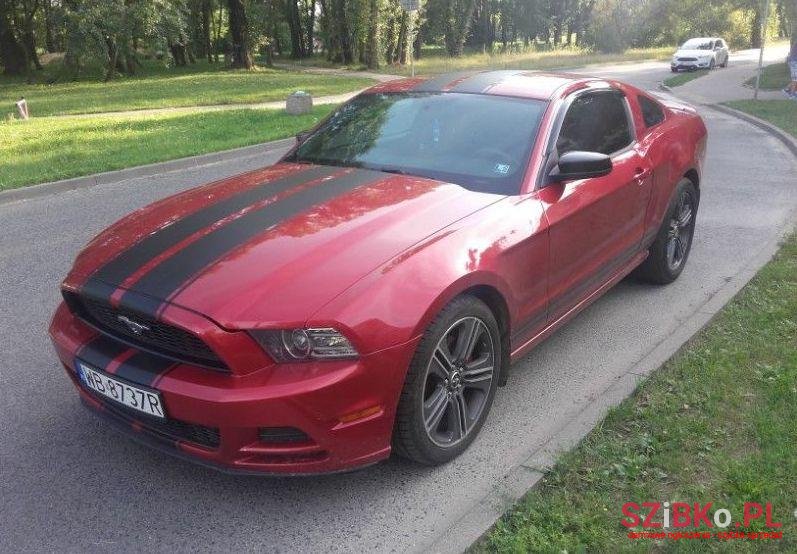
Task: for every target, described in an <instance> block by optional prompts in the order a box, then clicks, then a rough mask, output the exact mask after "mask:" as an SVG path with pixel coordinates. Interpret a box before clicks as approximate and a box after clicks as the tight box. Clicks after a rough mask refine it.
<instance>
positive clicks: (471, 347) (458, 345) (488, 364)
mask: <svg viewBox="0 0 797 554" xmlns="http://www.w3.org/2000/svg"><path fill="white" fill-rule="evenodd" d="M495 359H496V356H495V345H494V344H493V339H492V336H491V335H490V332H489V330H488V329H487V326H486V325H485V324H484V322H483V321H482V320H481V319H479V318H477V317H465V318H462V319H460V320H458V321H456V322H455V323H454V324H453V325H451V326H450V327H449V328H448V330H447V331H446V332H445V333H444V334H443V336H442V337H441V339H440V340H439V341H438V343H437V346H436V347H435V349H434V352H433V354H432V356H431V359H430V360H429V363H428V364H427V368H426V379H425V383H424V393H423V406H422V408H423V421H424V427H425V429H426V433H427V435H428V436H429V439H430V440H431V441H432V442H433V443H434V444H436V445H438V446H441V447H451V446H454V445H456V444H459V443H460V442H462V441H463V440H464V439H465V438H466V437H467V436H468V435H469V434H470V432H471V431H472V430H473V428H474V427H475V426H476V424H477V423H478V422H479V420H480V418H481V417H482V414H483V412H484V408H485V406H486V403H487V399H488V397H489V394H490V389H491V387H492V382H493V377H494V373H495Z"/></svg>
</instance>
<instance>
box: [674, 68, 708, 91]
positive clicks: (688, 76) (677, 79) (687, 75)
mask: <svg viewBox="0 0 797 554" xmlns="http://www.w3.org/2000/svg"><path fill="white" fill-rule="evenodd" d="M703 75H708V69H698V70H696V71H684V72H681V73H678V74H676V75H673V76H672V77H670V78H668V79H664V84H665V85H667V86H668V87H680V86H681V85H683V84H684V83H688V82H689V81H692V80H694V79H697V78H698V77H702V76H703Z"/></svg>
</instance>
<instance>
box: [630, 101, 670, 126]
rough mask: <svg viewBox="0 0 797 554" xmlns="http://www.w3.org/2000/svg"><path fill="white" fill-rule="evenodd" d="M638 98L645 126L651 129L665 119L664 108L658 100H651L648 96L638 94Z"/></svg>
mask: <svg viewBox="0 0 797 554" xmlns="http://www.w3.org/2000/svg"><path fill="white" fill-rule="evenodd" d="M637 100H638V101H639V107H640V109H641V110H642V119H643V120H644V121H645V127H647V128H648V129H650V128H651V127H655V126H656V125H658V124H659V123H661V122H662V121H664V110H663V109H662V107H661V105H660V104H659V103H658V102H656V101H655V100H651V99H650V98H648V97H647V96H638V97H637Z"/></svg>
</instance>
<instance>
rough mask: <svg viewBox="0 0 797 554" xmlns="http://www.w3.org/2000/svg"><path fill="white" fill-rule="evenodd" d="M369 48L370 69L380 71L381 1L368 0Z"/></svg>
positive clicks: (367, 50)
mask: <svg viewBox="0 0 797 554" xmlns="http://www.w3.org/2000/svg"><path fill="white" fill-rule="evenodd" d="M368 4H369V6H368V9H369V11H368V46H367V48H366V54H365V59H366V63H367V64H368V69H379V0H368Z"/></svg>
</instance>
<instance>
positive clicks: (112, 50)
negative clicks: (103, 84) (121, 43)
mask: <svg viewBox="0 0 797 554" xmlns="http://www.w3.org/2000/svg"><path fill="white" fill-rule="evenodd" d="M105 45H106V47H107V48H108V65H107V66H106V68H105V80H106V81H110V80H112V79H113V78H114V77H115V76H116V63H117V61H118V60H119V48H117V47H116V41H115V40H114V38H113V37H112V36H106V37H105Z"/></svg>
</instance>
